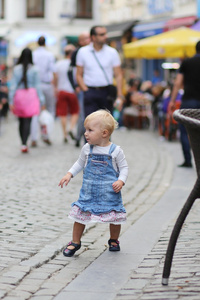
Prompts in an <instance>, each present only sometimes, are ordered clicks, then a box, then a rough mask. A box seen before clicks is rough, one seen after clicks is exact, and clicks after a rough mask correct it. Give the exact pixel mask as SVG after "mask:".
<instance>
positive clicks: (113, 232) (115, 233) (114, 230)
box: [110, 224, 121, 245]
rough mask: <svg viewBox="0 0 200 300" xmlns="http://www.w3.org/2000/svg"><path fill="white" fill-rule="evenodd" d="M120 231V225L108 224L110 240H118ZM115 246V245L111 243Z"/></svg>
mask: <svg viewBox="0 0 200 300" xmlns="http://www.w3.org/2000/svg"><path fill="white" fill-rule="evenodd" d="M120 231H121V225H114V224H110V239H112V240H118V238H119V234H120ZM111 244H113V245H116V243H111Z"/></svg>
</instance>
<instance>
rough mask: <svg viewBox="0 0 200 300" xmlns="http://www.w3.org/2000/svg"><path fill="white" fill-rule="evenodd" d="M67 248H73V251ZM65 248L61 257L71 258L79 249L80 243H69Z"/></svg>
mask: <svg viewBox="0 0 200 300" xmlns="http://www.w3.org/2000/svg"><path fill="white" fill-rule="evenodd" d="M68 246H74V249H68V248H67V247H68ZM67 247H66V248H65V249H64V250H63V255H64V256H67V257H71V256H73V255H74V253H75V252H76V251H77V250H79V249H80V248H81V242H80V244H75V243H73V242H69V244H68V245H67Z"/></svg>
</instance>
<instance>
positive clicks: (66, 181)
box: [58, 172, 72, 188]
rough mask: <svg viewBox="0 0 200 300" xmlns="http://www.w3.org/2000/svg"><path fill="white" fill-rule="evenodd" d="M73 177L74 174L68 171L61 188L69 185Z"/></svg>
mask: <svg viewBox="0 0 200 300" xmlns="http://www.w3.org/2000/svg"><path fill="white" fill-rule="evenodd" d="M71 178H72V174H71V173H69V172H68V173H67V174H66V175H65V176H64V177H63V178H62V179H61V181H60V183H59V185H58V186H60V187H61V188H63V185H68V183H69V182H70V180H71Z"/></svg>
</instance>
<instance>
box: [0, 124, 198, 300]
mask: <svg viewBox="0 0 200 300" xmlns="http://www.w3.org/2000/svg"><path fill="white" fill-rule="evenodd" d="M57 121H58V120H57ZM57 121H56V124H55V132H56V134H55V136H54V140H53V145H52V147H48V146H46V145H44V144H43V143H42V142H39V147H38V148H36V149H30V153H29V154H28V155H25V156H24V155H22V154H21V153H20V151H19V149H20V147H19V138H18V132H17V122H16V121H15V120H13V118H11V119H9V122H8V124H5V125H4V127H3V129H4V130H3V134H2V136H1V137H0V144H1V148H0V153H1V157H2V158H3V160H1V174H3V176H1V181H0V188H1V195H0V203H1V213H0V215H1V219H0V239H1V257H0V299H6V300H23V299H34V300H41V299H42V300H50V299H56V300H57V299H59V300H61V299H75V300H76V299H80V298H81V299H87V300H90V299H94V298H95V299H97V300H98V299H106V300H111V299H117V300H126V299H128V300H130V299H133V300H134V299H181V297H190V298H188V299H197V298H195V295H196V293H197V292H198V291H199V285H198V279H199V275H200V272H199V269H200V268H199V267H200V266H199V263H198V262H199V257H198V247H199V241H198V239H197V238H198V236H199V234H200V233H199V229H200V226H199V223H198V219H197V218H198V216H199V214H198V211H199V210H200V204H199V203H198V201H197V203H195V207H194V209H193V210H192V212H191V213H190V214H189V217H188V219H187V220H186V221H187V222H186V224H185V226H184V228H183V230H182V233H181V236H180V238H179V240H178V244H177V248H176V249H177V251H176V252H175V255H174V265H173V266H172V273H171V276H170V281H169V286H168V287H163V286H162V285H161V279H162V278H161V277H162V268H163V261H164V255H165V252H166V248H167V244H168V240H169V236H170V234H171V230H172V228H173V225H174V222H175V219H176V216H177V214H178V212H179V211H180V209H181V208H182V206H183V203H184V202H185V201H186V198H187V196H188V194H189V192H190V191H191V189H192V187H193V184H194V182H195V179H196V173H195V169H194V168H193V169H180V168H177V167H176V164H178V163H181V162H182V154H181V149H180V144H179V143H178V142H173V143H169V142H163V143H161V142H159V140H158V137H157V135H156V134H154V133H153V132H151V131H139V130H138V131H134V130H132V131H119V130H117V131H116V132H115V133H114V135H113V142H115V143H117V144H119V145H121V147H122V149H123V150H124V152H125V155H126V158H127V161H128V164H129V178H128V181H127V183H126V185H125V187H124V188H123V200H124V204H125V207H126V210H127V214H128V221H127V223H126V224H125V225H123V227H122V234H121V237H120V243H121V251H120V252H119V253H110V252H109V251H107V240H108V237H109V236H108V227H107V225H102V224H96V225H90V226H88V227H87V230H86V231H85V233H84V236H83V240H82V244H83V246H82V248H81V249H80V250H79V251H78V252H77V253H76V255H75V256H74V257H72V258H66V257H64V256H63V255H62V249H63V247H64V246H65V245H66V243H67V242H68V241H69V240H70V239H71V231H72V223H71V221H70V220H68V218H67V212H68V211H69V209H70V204H71V202H72V201H73V200H74V199H76V197H77V195H78V193H79V189H80V186H81V180H82V178H81V175H80V176H79V175H78V176H77V177H76V178H74V179H73V180H72V181H71V182H70V185H69V187H67V189H66V188H65V189H59V188H58V187H57V184H58V182H59V180H60V178H61V177H62V176H63V174H65V172H66V170H67V169H68V168H69V167H70V166H71V164H72V162H74V161H75V159H77V157H78V155H79V152H80V149H77V148H75V147H74V144H73V143H72V141H71V142H69V143H68V144H67V145H64V144H63V141H62V134H61V128H60V124H59V122H57ZM191 290H192V291H193V293H192V292H191ZM191 296H192V297H193V298H191Z"/></svg>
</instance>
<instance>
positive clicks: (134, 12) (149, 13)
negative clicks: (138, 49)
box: [100, 0, 200, 80]
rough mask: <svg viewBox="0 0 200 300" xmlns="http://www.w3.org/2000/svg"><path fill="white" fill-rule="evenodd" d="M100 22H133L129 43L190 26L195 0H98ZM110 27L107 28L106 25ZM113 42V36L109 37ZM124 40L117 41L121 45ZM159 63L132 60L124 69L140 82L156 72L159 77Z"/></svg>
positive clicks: (198, 8) (195, 16)
mask: <svg viewBox="0 0 200 300" xmlns="http://www.w3.org/2000/svg"><path fill="white" fill-rule="evenodd" d="M100 7H101V11H100V16H101V21H102V23H104V24H112V26H113V27H114V26H115V24H116V26H118V24H119V23H120V22H122V21H123V22H125V21H130V20H132V21H135V24H133V25H132V29H131V31H132V37H131V38H132V41H134V40H138V39H142V38H146V37H149V36H153V35H156V34H159V33H162V32H164V31H167V30H172V29H175V28H178V27H180V26H188V27H191V26H192V25H193V24H194V23H195V22H196V21H197V19H198V17H199V16H198V14H199V13H198V11H200V1H199V0H191V1H187V0H102V1H101V6H100ZM109 26H111V25H109ZM113 39H114V37H113ZM124 42H125V43H126V42H127V41H126V40H124V39H121V43H122V44H123V43H124ZM162 62H163V61H162V60H145V59H140V60H139V59H134V60H132V61H129V62H126V67H130V68H132V69H135V70H136V72H137V75H138V76H140V77H142V78H143V79H144V80H149V79H151V77H152V76H153V72H154V70H155V69H158V70H159V71H160V72H161V73H162V76H164V70H163V69H162V68H161V64H162Z"/></svg>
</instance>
